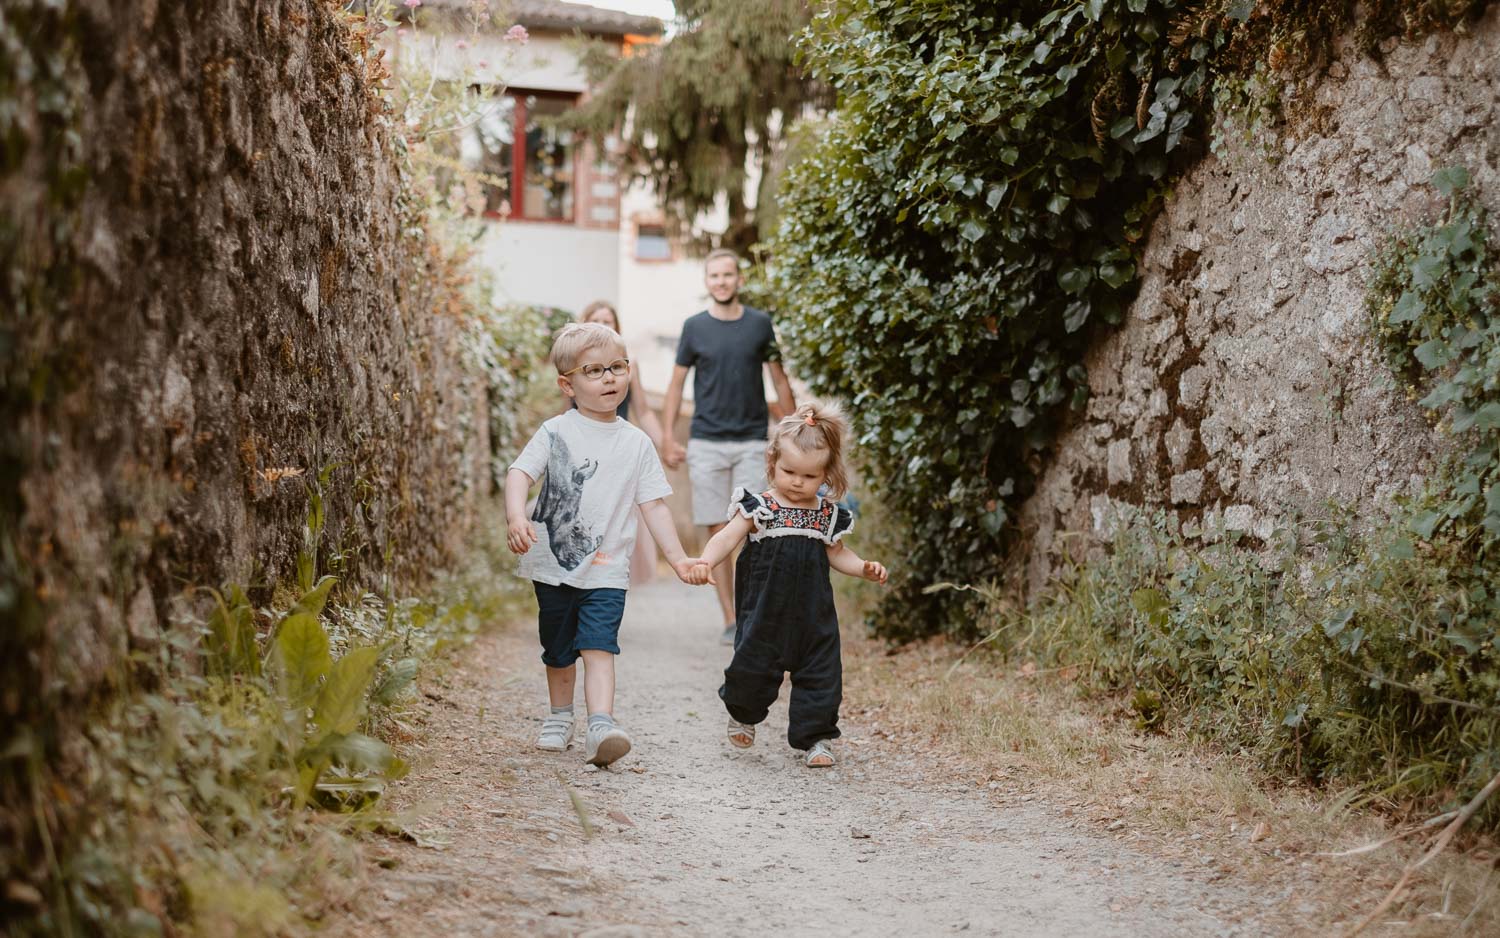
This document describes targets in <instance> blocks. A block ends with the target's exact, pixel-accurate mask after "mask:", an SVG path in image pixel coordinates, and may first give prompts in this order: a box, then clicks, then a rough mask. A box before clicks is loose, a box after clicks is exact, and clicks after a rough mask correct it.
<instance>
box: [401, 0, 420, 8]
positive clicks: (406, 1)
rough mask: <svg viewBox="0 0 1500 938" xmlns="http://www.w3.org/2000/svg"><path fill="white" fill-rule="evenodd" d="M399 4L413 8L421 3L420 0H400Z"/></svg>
mask: <svg viewBox="0 0 1500 938" xmlns="http://www.w3.org/2000/svg"><path fill="white" fill-rule="evenodd" d="M401 5H402V6H404V7H406V8H408V9H411V10H415V9H416V8H417V7H419V6H421V5H422V0H401Z"/></svg>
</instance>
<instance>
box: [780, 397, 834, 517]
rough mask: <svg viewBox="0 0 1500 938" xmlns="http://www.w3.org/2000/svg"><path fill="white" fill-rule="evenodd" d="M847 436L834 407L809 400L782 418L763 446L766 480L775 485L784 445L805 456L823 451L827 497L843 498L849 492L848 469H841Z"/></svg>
mask: <svg viewBox="0 0 1500 938" xmlns="http://www.w3.org/2000/svg"><path fill="white" fill-rule="evenodd" d="M848 434H849V425H848V423H846V422H845V421H844V412H843V411H842V410H840V409H839V407H838V405H837V404H824V403H823V402H821V401H808V402H807V403H805V404H803V405H802V406H801V407H798V408H797V412H796V413H794V414H792V415H791V416H790V417H783V418H781V422H780V423H778V424H777V425H776V428H775V429H774V430H772V431H771V439H770V442H768V443H767V444H766V480H767V481H768V482H770V483H771V484H772V485H775V484H776V461H777V460H778V459H780V458H781V451H782V449H783V448H784V447H785V446H786V445H787V444H791V445H792V446H795V447H797V449H799V450H801V451H802V452H804V453H811V452H813V451H815V450H825V451H826V452H827V453H828V461H827V462H825V463H824V464H823V471H824V472H825V473H827V478H826V479H825V480H824V481H825V482H827V483H828V494H830V495H832V496H833V497H834V498H843V497H844V493H846V492H848V491H849V470H848V469H847V468H846V467H845V466H844V437H846V436H847V435H848Z"/></svg>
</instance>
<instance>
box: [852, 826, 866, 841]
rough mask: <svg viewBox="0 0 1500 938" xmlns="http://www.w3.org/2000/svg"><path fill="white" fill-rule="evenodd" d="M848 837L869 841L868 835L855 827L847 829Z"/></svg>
mask: <svg viewBox="0 0 1500 938" xmlns="http://www.w3.org/2000/svg"><path fill="white" fill-rule="evenodd" d="M849 836H850V837H853V838H854V839H855V840H869V839H870V835H869V834H867V833H865V832H864V831H862V830H860V829H859V828H857V827H851V828H849Z"/></svg>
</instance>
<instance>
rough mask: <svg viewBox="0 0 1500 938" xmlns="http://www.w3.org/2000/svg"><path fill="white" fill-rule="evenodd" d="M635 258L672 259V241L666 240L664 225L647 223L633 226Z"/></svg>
mask: <svg viewBox="0 0 1500 938" xmlns="http://www.w3.org/2000/svg"><path fill="white" fill-rule="evenodd" d="M635 259H636V260H638V261H669V260H671V259H672V242H670V241H668V240H667V229H666V226H664V225H647V224H638V225H636V226H635Z"/></svg>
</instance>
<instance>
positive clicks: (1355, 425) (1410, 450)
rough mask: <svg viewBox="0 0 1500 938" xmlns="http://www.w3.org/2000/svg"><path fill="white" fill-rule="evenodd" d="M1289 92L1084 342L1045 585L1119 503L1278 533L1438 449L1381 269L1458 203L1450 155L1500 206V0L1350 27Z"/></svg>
mask: <svg viewBox="0 0 1500 938" xmlns="http://www.w3.org/2000/svg"><path fill="white" fill-rule="evenodd" d="M1292 107H1293V108H1294V112H1295V113H1297V114H1298V115H1299V117H1298V119H1297V120H1296V122H1295V125H1294V128H1293V131H1292V133H1290V134H1289V135H1288V136H1287V138H1286V139H1285V140H1282V141H1279V142H1277V143H1275V144H1274V145H1268V143H1267V141H1265V140H1261V141H1257V142H1255V143H1253V144H1249V145H1245V144H1231V145H1230V146H1229V148H1228V149H1227V151H1226V152H1225V153H1224V155H1223V156H1222V157H1219V158H1215V157H1209V158H1207V159H1205V160H1204V161H1203V162H1202V163H1200V164H1199V165H1198V166H1197V167H1196V168H1194V169H1193V170H1192V171H1190V172H1189V173H1188V174H1187V175H1186V176H1185V178H1183V179H1182V180H1181V181H1180V182H1179V183H1178V185H1177V186H1176V187H1175V189H1174V192H1173V195H1172V197H1171V198H1170V199H1169V201H1168V204H1167V207H1166V209H1165V210H1164V211H1163V212H1162V214H1161V216H1160V217H1159V218H1158V219H1157V221H1156V224H1155V226H1154V228H1153V229H1152V231H1151V235H1150V241H1149V247H1148V248H1147V250H1146V253H1145V257H1144V260H1143V263H1142V282H1141V291H1140V294H1139V296H1138V298H1137V299H1136V301H1135V303H1134V304H1133V305H1132V306H1131V308H1130V311H1129V314H1128V317H1127V319H1126V321H1125V323H1124V324H1123V326H1121V327H1120V328H1118V329H1117V330H1116V331H1113V332H1111V333H1110V334H1108V335H1107V336H1106V337H1105V338H1103V339H1102V340H1101V341H1100V342H1099V343H1098V344H1097V345H1096V347H1094V348H1093V349H1092V350H1091V352H1090V354H1089V355H1088V359H1087V364H1088V368H1089V375H1090V377H1089V383H1090V387H1091V390H1092V399H1091V400H1090V401H1089V403H1088V405H1087V409H1086V411H1085V412H1084V413H1082V414H1080V415H1079V417H1078V418H1077V419H1076V420H1074V421H1073V422H1072V423H1071V425H1070V426H1069V427H1068V428H1067V429H1066V430H1065V432H1063V433H1062V434H1061V435H1060V436H1059V439H1058V441H1057V443H1056V444H1055V446H1054V447H1053V449H1052V450H1051V451H1050V452H1049V454H1048V458H1047V462H1046V465H1045V468H1044V471H1043V473H1042V475H1041V478H1040V480H1039V484H1038V487H1037V489H1036V491H1035V492H1034V494H1033V495H1032V496H1031V497H1030V498H1029V500H1028V501H1027V502H1026V503H1025V505H1024V506H1023V508H1022V512H1021V523H1022V527H1023V529H1024V530H1025V531H1026V532H1027V533H1028V534H1029V547H1028V551H1027V556H1026V577H1027V581H1028V583H1029V584H1030V585H1032V586H1036V585H1037V584H1039V583H1041V582H1043V581H1044V580H1045V578H1046V577H1047V576H1048V574H1049V573H1050V572H1051V571H1052V570H1053V569H1055V567H1056V563H1057V560H1058V559H1059V558H1060V557H1061V556H1063V555H1064V553H1065V552H1067V553H1070V554H1071V555H1072V556H1074V557H1076V556H1078V555H1079V553H1080V551H1081V550H1086V549H1087V546H1088V545H1089V544H1091V543H1098V540H1099V539H1100V538H1103V537H1106V536H1107V535H1108V533H1109V531H1110V526H1111V524H1112V523H1113V521H1114V519H1116V518H1118V517H1120V515H1121V511H1120V509H1121V507H1122V506H1125V508H1126V511H1127V512H1128V510H1129V507H1130V506H1166V507H1170V508H1171V509H1173V510H1175V511H1177V512H1178V513H1179V514H1180V515H1182V516H1183V517H1184V518H1199V519H1203V520H1208V521H1211V522H1212V521H1221V522H1222V523H1223V524H1224V525H1225V526H1227V527H1228V528H1231V529H1239V530H1243V531H1245V532H1248V533H1249V534H1250V535H1252V536H1258V537H1262V538H1264V537H1265V536H1266V535H1268V534H1269V533H1270V530H1271V529H1272V527H1273V526H1275V525H1276V524H1277V523H1279V522H1282V521H1285V520H1288V519H1290V518H1294V517H1306V516H1310V515H1318V514H1320V513H1323V512H1325V511H1326V509H1327V506H1328V504H1329V503H1330V502H1336V503H1341V504H1344V505H1349V506H1353V507H1354V508H1356V510H1360V511H1363V512H1369V511H1372V510H1374V509H1376V508H1377V506H1379V505H1380V504H1381V503H1384V502H1387V501H1388V499H1389V497H1390V496H1391V495H1392V494H1393V493H1395V492H1397V491H1399V490H1401V489H1403V488H1406V487H1408V486H1410V485H1412V484H1413V482H1414V480H1416V479H1419V478H1420V477H1421V476H1422V474H1423V473H1425V472H1426V471H1428V470H1429V469H1430V467H1431V465H1432V461H1433V457H1434V454H1435V453H1438V452H1440V451H1441V450H1442V448H1443V442H1442V439H1441V438H1440V437H1439V436H1438V435H1436V434H1434V433H1433V432H1432V431H1431V429H1430V428H1429V426H1428V424H1427V422H1426V420H1425V419H1424V417H1423V415H1422V414H1421V412H1420V411H1419V410H1418V408H1417V407H1416V406H1415V405H1414V404H1412V403H1411V402H1410V401H1409V400H1408V399H1407V397H1406V394H1405V392H1404V391H1403V390H1401V389H1400V388H1398V387H1396V385H1395V382H1394V381H1393V380H1392V378H1391V377H1390V375H1389V372H1388V370H1387V369H1386V367H1385V365H1384V364H1383V363H1382V361H1381V360H1380V357H1379V355H1378V352H1377V349H1376V347H1375V344H1374V342H1373V341H1372V340H1371V338H1370V336H1369V334H1368V331H1367V326H1366V314H1365V311H1364V307H1363V302H1364V283H1365V278H1366V271H1367V262H1368V259H1369V257H1370V254H1371V252H1372V250H1373V249H1374V248H1375V247H1376V245H1377V244H1378V243H1379V241H1380V239H1381V237H1382V235H1383V234H1384V233H1385V232H1387V231H1389V230H1391V228H1392V227H1393V226H1396V225H1398V224H1406V223H1416V222H1423V221H1427V220H1430V219H1431V218H1432V217H1433V215H1434V214H1435V213H1436V212H1437V211H1439V210H1440V209H1441V207H1442V204H1441V202H1440V201H1439V200H1438V198H1437V196H1436V195H1435V194H1434V193H1433V191H1432V190H1431V189H1430V188H1429V187H1428V186H1426V185H1425V183H1426V182H1427V180H1428V178H1429V177H1430V176H1431V174H1432V171H1433V170H1434V169H1436V168H1440V167H1442V166H1445V165H1452V164H1461V165H1464V166H1466V167H1468V168H1469V170H1470V171H1471V173H1472V174H1473V177H1474V184H1475V185H1476V187H1477V188H1478V191H1479V192H1480V194H1481V197H1482V199H1483V200H1484V201H1485V202H1486V203H1487V204H1488V205H1490V206H1491V207H1492V208H1493V207H1495V206H1497V205H1500V10H1497V9H1494V8H1491V10H1490V11H1489V13H1487V14H1486V15H1485V16H1484V18H1483V19H1482V20H1481V21H1479V22H1478V23H1477V24H1476V25H1475V26H1474V27H1473V28H1471V29H1469V30H1468V31H1467V32H1466V33H1465V34H1461V35H1460V34H1448V35H1442V36H1434V37H1431V38H1428V39H1427V40H1425V41H1424V42H1418V43H1396V42H1394V41H1388V43H1387V45H1386V47H1385V51H1384V54H1383V55H1382V57H1381V59H1380V60H1379V61H1377V60H1374V59H1371V58H1368V57H1364V56H1361V55H1359V54H1358V53H1357V52H1355V51H1354V50H1353V48H1352V47H1351V46H1346V47H1345V48H1344V49H1343V50H1342V51H1341V53H1340V55H1339V57H1338V59H1337V61H1335V62H1334V63H1333V64H1332V66H1331V67H1330V68H1329V69H1328V72H1327V74H1326V75H1325V76H1324V77H1323V78H1322V79H1321V80H1320V81H1319V83H1318V84H1317V85H1316V86H1315V87H1314V88H1312V89H1311V90H1310V91H1309V92H1308V93H1307V94H1306V95H1305V96H1304V97H1303V98H1301V99H1300V100H1297V101H1295V102H1293V103H1292ZM1268 149H1269V150H1270V153H1269V154H1267V152H1266V151H1267V150H1268Z"/></svg>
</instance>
